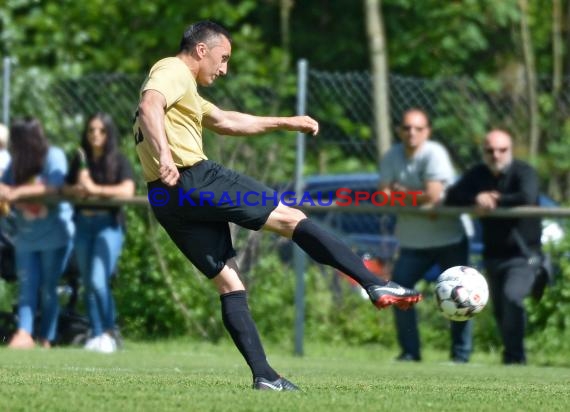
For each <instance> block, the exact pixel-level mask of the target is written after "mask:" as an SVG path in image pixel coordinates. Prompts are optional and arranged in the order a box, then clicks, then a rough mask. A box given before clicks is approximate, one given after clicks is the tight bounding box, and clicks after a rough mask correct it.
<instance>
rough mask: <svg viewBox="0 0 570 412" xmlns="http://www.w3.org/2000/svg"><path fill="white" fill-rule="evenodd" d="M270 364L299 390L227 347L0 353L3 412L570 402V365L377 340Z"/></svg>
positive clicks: (522, 407) (431, 407) (536, 407)
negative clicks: (269, 386) (260, 381)
mask: <svg viewBox="0 0 570 412" xmlns="http://www.w3.org/2000/svg"><path fill="white" fill-rule="evenodd" d="M268 352H269V353H270V354H271V363H272V364H273V365H274V366H275V367H276V368H277V369H278V370H279V371H280V372H281V373H283V375H284V376H286V377H288V378H290V379H291V380H292V381H293V382H295V383H296V384H298V385H299V386H300V387H302V389H303V390H304V391H303V392H302V393H274V392H258V391H253V390H251V389H250V385H251V377H250V375H249V370H248V369H247V367H246V366H245V364H244V362H243V361H242V359H241V357H240V355H239V354H238V352H237V350H236V349H235V348H234V347H233V346H231V345H230V344H229V343H224V344H223V345H210V344H205V343H195V342H193V343H187V342H180V341H170V342H157V343H134V342H127V345H126V348H125V349H124V350H123V351H122V352H120V353H117V354H114V355H101V354H95V353H88V352H86V351H84V350H82V349H76V348H56V349H53V350H49V351H46V350H41V349H36V350H32V351H13V350H8V349H5V348H1V349H0V411H42V412H43V411H136V412H142V411H152V412H162V411H216V412H218V411H233V412H236V411H264V412H265V411H293V412H295V411H311V412H317V411H326V412H331V411H344V412H349V411H402V412H404V411H406V412H407V411H500V412H504V411H557V410H560V411H562V410H568V405H570V391H569V390H568V388H569V384H570V369H568V368H561V367H539V366H526V367H505V366H502V365H499V364H498V363H497V362H496V359H495V357H494V356H490V355H484V354H477V355H476V356H475V358H474V359H473V362H472V363H470V364H467V365H452V364H449V363H448V362H447V360H446V354H444V353H437V352H427V353H426V354H425V357H426V359H425V361H424V362H422V363H420V364H401V363H396V362H394V361H393V360H392V358H393V356H394V352H393V351H392V350H384V349H382V348H380V347H375V346H362V347H357V348H346V347H344V348H332V347H327V346H311V345H309V347H308V348H307V355H306V356H305V357H302V358H300V357H294V356H292V355H291V354H290V353H288V351H287V350H284V349H283V348H275V347H271V348H270V349H269V350H268Z"/></svg>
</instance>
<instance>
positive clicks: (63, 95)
mask: <svg viewBox="0 0 570 412" xmlns="http://www.w3.org/2000/svg"><path fill="white" fill-rule="evenodd" d="M294 77H295V76H289V77H285V78H280V79H278V80H277V81H274V82H271V81H269V80H266V81H260V80H259V79H257V78H249V77H244V78H242V77H239V78H233V77H231V76H228V78H226V79H220V80H219V81H218V82H217V83H216V85H215V87H213V88H207V89H204V90H203V91H202V92H203V94H204V95H205V97H206V98H208V99H211V100H212V101H213V102H215V103H216V104H217V105H218V106H220V107H222V108H226V109H232V110H238V111H246V112H252V113H259V114H264V115H292V114H294V109H293V108H294V105H295V96H296V93H297V90H296V83H295V78H294ZM143 79H144V74H140V75H126V74H96V75H87V76H83V77H78V78H69V79H65V78H53V77H49V76H48V75H46V74H44V73H42V72H40V71H38V70H35V69H26V68H20V67H16V68H14V69H13V73H12V76H11V84H10V85H9V86H10V87H9V89H10V91H11V96H10V101H11V105H10V113H11V115H12V117H17V116H22V115H34V116H37V117H39V118H40V119H41V120H42V121H43V123H44V125H45V129H46V131H47V133H48V135H49V136H50V139H51V140H52V141H53V142H54V143H55V144H58V145H60V146H62V147H63V148H64V149H65V150H66V151H68V152H71V151H72V150H73V149H74V148H75V147H76V146H77V145H78V144H79V141H80V136H81V133H82V130H83V127H84V122H85V120H86V119H87V118H88V117H89V116H90V115H91V114H92V113H94V112H96V111H104V112H108V113H110V114H111V115H112V116H113V117H114V119H115V121H116V123H117V125H118V127H119V130H120V132H121V135H122V136H123V141H122V148H123V150H124V151H125V153H126V154H127V155H128V156H129V158H130V159H131V161H132V162H133V164H134V165H135V167H136V168H138V162H137V159H136V157H135V154H134V150H133V149H134V144H133V140H132V136H131V123H132V118H133V113H134V111H135V107H136V104H137V101H138V95H139V88H140V86H141V84H142V81H143ZM537 87H538V93H537V95H538V101H539V110H540V115H541V117H540V119H541V123H540V125H541V134H540V137H541V141H540V153H541V156H540V157H539V162H538V164H537V167H538V168H539V170H543V171H547V173H545V175H546V174H547V176H548V186H547V187H545V190H548V191H549V192H550V193H551V194H552V195H553V196H554V197H557V198H562V197H564V196H565V195H566V194H567V192H568V186H569V185H570V183H569V182H570V175H569V174H568V170H570V78H568V77H567V78H564V79H563V81H562V83H561V87H560V89H558V91H556V92H555V91H553V86H552V81H551V79H548V78H540V79H539V81H538V85H537ZM2 89H3V90H6V89H5V88H4V87H3V88H2ZM528 106H529V102H528V100H527V99H526V93H525V83H524V78H512V79H506V80H504V81H499V80H497V79H487V80H486V81H485V82H483V81H480V80H478V79H475V78H468V77H451V78H441V79H421V78H414V77H406V76H399V75H391V76H390V114H391V119H390V121H391V123H392V125H393V126H395V125H397V124H398V121H399V119H400V117H401V114H402V113H403V111H405V110H406V109H408V108H410V107H420V108H423V109H424V110H426V111H427V112H428V113H429V114H430V116H431V117H432V122H433V137H432V138H433V139H435V140H439V141H441V142H442V143H443V144H444V145H445V146H446V147H447V148H448V149H449V151H450V153H451V155H452V158H453V159H454V161H455V164H456V166H457V169H458V171H461V170H463V169H464V168H466V167H468V166H470V165H472V164H473V163H474V162H477V161H478V159H479V157H480V156H479V145H480V142H481V139H482V137H483V136H484V134H485V132H486V131H487V130H488V129H489V128H490V127H492V126H500V127H505V128H507V129H509V130H510V131H511V132H512V133H513V135H514V138H515V141H516V143H517V147H518V152H519V154H520V155H521V156H523V157H524V156H525V154H526V148H527V146H528V141H529V136H528V131H529V115H528V113H529V109H528ZM306 107H307V113H308V114H309V115H311V116H313V117H315V118H317V119H318V120H319V121H320V123H321V132H320V135H319V137H318V138H307V139H306V146H307V150H306V161H305V174H306V175H309V176H314V175H316V176H320V175H329V174H339V173H342V174H347V173H350V174H352V173H366V175H363V176H361V177H359V179H360V181H354V177H351V176H341V177H338V178H337V179H336V183H335V182H334V181H335V178H330V179H329V181H328V182H327V183H322V182H321V178H319V177H308V178H307V184H308V185H312V188H313V189H314V190H316V189H318V188H321V187H327V188H328V189H331V190H332V189H334V187H335V185H336V186H338V185H341V183H346V184H350V185H356V186H355V189H365V190H368V189H372V188H373V187H374V184H375V182H374V174H375V173H376V171H377V170H378V159H377V148H376V144H377V143H376V137H375V132H374V126H373V123H374V120H373V119H374V115H373V103H372V80H371V76H370V73H368V72H350V73H335V72H324V71H317V70H309V73H308V84H307V104H306ZM392 130H393V140H394V141H396V140H397V135H396V131H395V128H394V127H392ZM291 136H292V133H283V132H281V133H273V134H271V135H270V136H267V137H265V138H259V139H248V140H247V141H246V140H245V139H239V138H238V139H235V138H223V137H220V136H217V135H215V134H213V133H210V132H207V133H206V135H205V148H206V153H207V154H208V155H209V157H210V158H212V159H214V160H217V161H219V162H221V163H223V164H225V165H227V166H229V167H234V168H236V169H238V170H240V171H242V172H244V173H246V174H249V175H251V176H253V177H254V178H257V179H259V180H261V181H264V182H267V183H268V184H269V185H271V186H274V187H292V179H293V177H294V175H295V173H294V165H295V157H296V155H297V154H296V152H295V139H294V138H291ZM566 152H569V153H566ZM137 176H141V174H140V173H137ZM324 179H326V178H324ZM331 179H332V180H331ZM371 179H372V180H371ZM323 185H324V186H323ZM139 187H140V188H143V187H144V182H142V181H139ZM325 218H326V221H327V222H328V223H329V224H330V225H331V226H332V228H333V229H334V230H339V231H341V232H346V231H347V230H348V231H352V232H355V233H357V234H362V235H371V234H377V233H378V231H383V230H385V232H386V233H380V234H381V235H384V234H385V235H388V234H389V233H391V231H392V229H393V220H392V219H391V218H386V217H383V216H375V217H373V216H366V215H356V214H350V213H347V214H346V216H343V217H342V218H341V217H338V216H336V215H335V216H333V217H331V216H329V215H327V216H325ZM375 241H376V240H375V239H374V241H373V243H374V242H375Z"/></svg>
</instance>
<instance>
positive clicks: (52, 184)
mask: <svg viewBox="0 0 570 412" xmlns="http://www.w3.org/2000/svg"><path fill="white" fill-rule="evenodd" d="M10 135H11V143H10V154H11V157H12V160H11V163H10V164H9V165H8V168H7V169H6V171H5V173H4V175H3V176H2V182H3V183H1V184H0V201H4V202H9V203H10V205H11V208H12V210H13V215H14V222H15V229H16V233H15V236H14V246H15V250H16V270H17V274H18V282H19V298H18V330H17V332H16V333H15V335H14V336H13V337H12V339H11V340H10V343H9V345H8V346H9V347H10V348H15V349H30V348H33V347H34V346H35V342H34V337H35V336H36V335H37V338H38V341H39V343H40V345H41V346H43V347H44V348H49V347H51V344H52V343H53V341H54V340H55V338H56V331H57V319H58V315H59V302H58V296H57V285H58V282H59V279H60V277H61V275H62V274H63V271H64V269H65V266H66V264H67V260H68V257H69V255H70V252H71V241H72V237H73V232H74V224H73V220H72V214H73V210H72V208H71V205H70V204H69V203H68V202H59V203H46V204H44V203H34V202H31V201H26V199H29V198H41V197H43V196H49V195H53V194H56V193H58V192H59V191H60V189H61V187H62V186H63V184H64V179H65V175H66V173H67V160H66V158H65V154H64V153H63V151H62V150H61V149H59V148H57V147H53V146H50V145H49V143H48V141H47V139H46V137H45V135H44V132H43V128H42V126H41V124H40V122H39V121H38V120H36V119H33V118H27V119H22V120H16V121H14V123H13V125H12V127H11V130H10ZM38 303H39V307H40V313H39V314H40V318H41V322H40V330H39V332H38V333H37V334H36V335H35V334H34V319H35V316H36V311H37V309H38Z"/></svg>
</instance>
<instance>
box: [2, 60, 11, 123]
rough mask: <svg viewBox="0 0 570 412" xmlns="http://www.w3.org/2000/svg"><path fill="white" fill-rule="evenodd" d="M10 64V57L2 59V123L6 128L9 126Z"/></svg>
mask: <svg viewBox="0 0 570 412" xmlns="http://www.w3.org/2000/svg"><path fill="white" fill-rule="evenodd" d="M10 64H11V60H10V57H8V56H6V57H4V59H3V65H2V71H3V75H2V79H3V80H2V85H3V86H4V87H3V92H2V123H4V124H5V125H6V127H8V126H9V122H10V70H11V67H10Z"/></svg>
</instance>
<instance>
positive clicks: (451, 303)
mask: <svg viewBox="0 0 570 412" xmlns="http://www.w3.org/2000/svg"><path fill="white" fill-rule="evenodd" d="M435 297H436V300H437V306H438V308H439V310H440V311H441V313H442V314H443V316H445V317H446V318H448V319H450V320H454V321H466V320H468V319H471V318H472V317H473V316H475V315H476V314H477V313H479V312H481V311H482V310H483V308H484V307H485V305H486V304H487V302H488V301H489V287H488V286H487V281H486V280H485V278H484V277H483V275H482V274H481V273H479V271H477V269H474V268H472V267H469V266H454V267H451V268H449V269H447V270H445V271H444V272H443V273H442V274H441V275H439V277H438V278H437V280H436V283H435Z"/></svg>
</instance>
